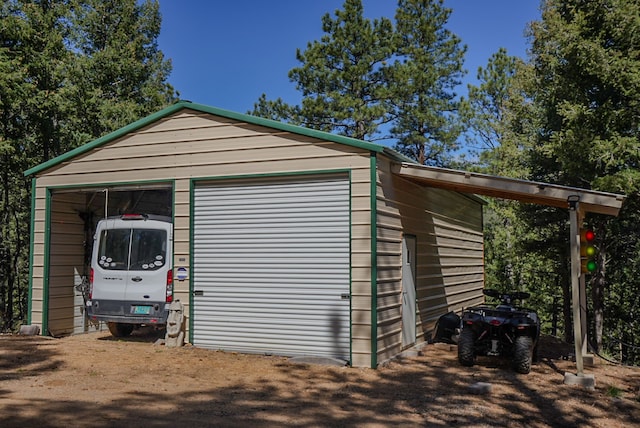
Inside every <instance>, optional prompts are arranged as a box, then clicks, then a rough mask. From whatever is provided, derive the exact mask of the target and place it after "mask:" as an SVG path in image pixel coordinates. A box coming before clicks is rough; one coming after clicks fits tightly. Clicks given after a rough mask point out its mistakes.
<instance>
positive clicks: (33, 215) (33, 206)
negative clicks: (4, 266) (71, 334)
mask: <svg viewBox="0 0 640 428" xmlns="http://www.w3.org/2000/svg"><path fill="white" fill-rule="evenodd" d="M35 218H36V179H35V178H32V179H31V229H30V230H29V292H28V296H29V301H28V302H27V324H28V325H31V323H32V322H33V321H32V320H33V316H32V312H33V303H32V300H33V248H34V236H35V233H34V230H35V223H36V222H35ZM40 333H41V334H44V329H43V331H42V332H40Z"/></svg>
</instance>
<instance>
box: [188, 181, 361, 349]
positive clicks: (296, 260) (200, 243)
mask: <svg viewBox="0 0 640 428" xmlns="http://www.w3.org/2000/svg"><path fill="white" fill-rule="evenodd" d="M349 193H350V192H349V180H348V179H347V178H345V177H335V178H331V179H327V178H323V179H314V180H311V179H305V180H300V179H298V180H295V181H294V180H286V181H285V180H279V181H266V182H263V183H256V182H250V183H238V182H235V183H230V184H220V183H214V184H211V183H210V184H206V185H204V184H203V185H197V186H196V188H195V194H194V220H193V225H194V231H193V233H194V247H193V252H194V259H193V262H194V270H193V274H194V277H193V293H194V298H193V304H194V309H193V316H194V320H193V321H194V322H193V342H194V345H196V346H201V347H206V348H214V349H225V350H235V351H240V352H257V353H268V354H277V355H290V356H300V355H317V356H326V357H334V358H341V359H344V360H347V361H348V360H349V354H350V328H349V326H350V319H349V312H350V245H349V230H350V228H349V221H350V215H349V198H350V195H349Z"/></svg>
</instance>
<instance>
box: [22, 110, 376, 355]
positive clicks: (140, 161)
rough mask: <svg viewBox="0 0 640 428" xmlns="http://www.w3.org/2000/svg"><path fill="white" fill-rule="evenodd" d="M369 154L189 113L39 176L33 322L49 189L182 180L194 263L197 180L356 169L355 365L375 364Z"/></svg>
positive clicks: (184, 240)
mask: <svg viewBox="0 0 640 428" xmlns="http://www.w3.org/2000/svg"><path fill="white" fill-rule="evenodd" d="M369 162H370V160H369V152H368V151H366V150H362V149H358V148H355V147H350V146H345V145H342V144H338V143H332V142H326V141H320V140H317V139H313V138H311V137H306V136H302V135H296V134H292V133H289V132H283V131H278V130H274V129H269V128H263V127H259V126H255V125H250V124H246V123H242V122H238V121H235V120H231V119H227V118H222V117H218V116H213V115H210V114H206V113H198V112H195V111H191V110H182V111H180V112H178V113H176V114H174V115H172V116H169V117H167V118H164V119H161V120H159V121H158V122H156V123H154V124H152V125H150V126H148V127H146V128H143V129H140V130H138V131H136V132H134V133H132V134H130V135H128V136H126V137H123V138H121V139H118V140H116V141H113V142H110V143H107V144H105V145H104V146H101V147H99V148H97V149H95V150H92V151H90V152H88V153H86V154H83V155H81V156H78V157H76V158H74V159H73V160H72V161H69V162H65V163H63V164H60V165H57V166H55V167H52V168H50V169H48V170H46V171H44V172H43V173H42V174H40V176H38V177H37V183H36V186H37V188H36V208H35V211H34V214H35V218H36V224H35V230H34V264H33V268H34V269H33V307H32V321H33V323H35V324H39V323H41V322H42V300H41V299H42V298H41V295H42V289H43V288H42V287H43V281H42V278H43V266H44V248H43V246H42V243H43V242H44V218H45V192H44V189H45V188H47V187H50V186H79V187H82V186H85V187H86V186H87V185H92V184H94V185H103V184H114V183H135V182H143V181H150V180H158V181H166V180H171V179H173V180H175V181H174V185H175V194H174V200H175V206H174V220H175V226H176V229H175V233H174V239H175V241H174V264H175V266H176V267H186V268H189V262H190V254H189V248H190V247H189V245H190V244H189V238H190V229H189V228H190V217H189V216H190V185H191V179H193V178H202V177H206V178H227V177H241V176H259V175H274V174H301V173H305V172H307V173H308V172H320V171H323V170H345V171H347V170H348V171H350V172H351V191H352V200H351V207H352V211H351V219H352V230H351V236H352V241H351V246H352V249H353V252H352V260H351V263H352V271H351V279H352V290H353V294H352V321H353V326H352V349H353V355H352V363H353V364H354V365H357V366H368V365H370V362H371V355H370V354H371V341H370V332H371V319H370V307H371V300H370V299H371V295H370V294H371V293H370V288H371V279H370V275H371V266H370V260H371V254H370V253H371V251H370V246H371V244H370V223H371V222H370V199H369V192H370V190H369V189H370V178H369V177H370V174H369ZM189 283H190V279H187V280H185V281H176V283H175V289H174V293H175V297H176V298H177V299H180V300H181V301H182V302H183V303H184V304H186V305H187V308H185V314H188V313H189V312H188V311H189V308H188V302H189Z"/></svg>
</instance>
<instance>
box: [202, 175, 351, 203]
mask: <svg viewBox="0 0 640 428" xmlns="http://www.w3.org/2000/svg"><path fill="white" fill-rule="evenodd" d="M349 173H351V169H348V168H342V169H321V170H314V171H291V172H269V173H264V174H238V175H219V176H211V177H195V178H192V179H191V181H192V182H198V181H222V180H255V179H257V178H278V177H295V176H303V175H331V174H349ZM192 214H193V213H192Z"/></svg>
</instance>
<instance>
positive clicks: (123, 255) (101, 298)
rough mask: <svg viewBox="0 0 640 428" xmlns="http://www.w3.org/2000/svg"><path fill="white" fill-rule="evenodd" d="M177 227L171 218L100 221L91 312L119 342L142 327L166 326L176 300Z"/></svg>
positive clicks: (130, 216)
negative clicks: (175, 243)
mask: <svg viewBox="0 0 640 428" xmlns="http://www.w3.org/2000/svg"><path fill="white" fill-rule="evenodd" d="M172 249H173V224H172V223H171V219H170V218H168V217H160V216H152V215H144V214H126V215H122V216H118V217H109V218H106V219H103V220H100V221H99V222H98V225H97V226H96V233H95V235H94V238H93V253H92V255H91V271H90V276H89V283H90V289H89V299H88V300H87V303H86V305H87V313H88V315H89V317H90V318H91V319H92V320H94V321H104V322H106V323H107V325H108V326H109V331H110V332H111V334H112V335H114V336H116V337H122V336H128V335H129V334H131V332H132V331H133V329H134V328H135V327H136V326H139V325H142V324H147V325H153V324H155V325H165V324H166V322H167V315H168V313H169V305H170V303H171V302H172V301H173V266H172V262H173V257H172Z"/></svg>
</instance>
